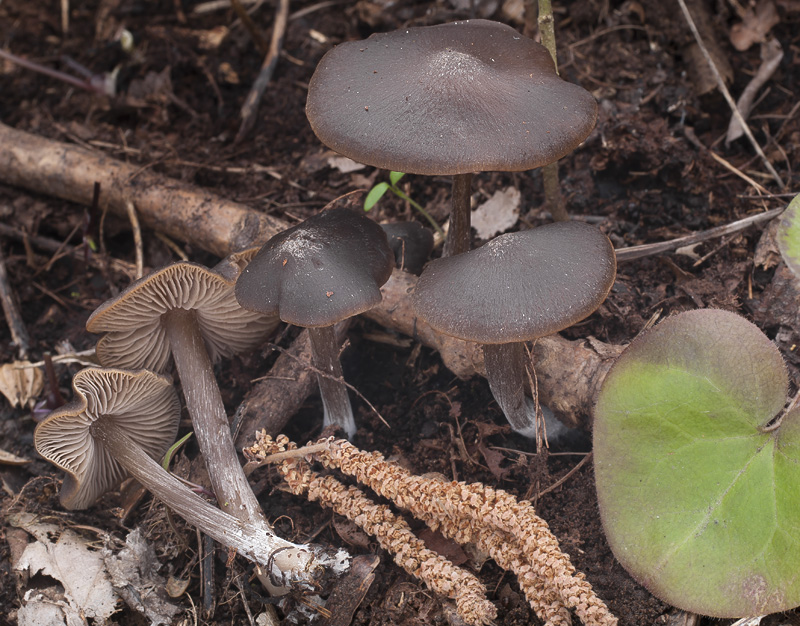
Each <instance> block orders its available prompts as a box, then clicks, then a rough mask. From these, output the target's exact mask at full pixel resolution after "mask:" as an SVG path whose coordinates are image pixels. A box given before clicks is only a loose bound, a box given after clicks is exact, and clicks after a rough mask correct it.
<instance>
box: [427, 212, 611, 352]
mask: <svg viewBox="0 0 800 626" xmlns="http://www.w3.org/2000/svg"><path fill="white" fill-rule="evenodd" d="M615 276H616V257H615V255H614V248H613V246H612V245H611V242H610V241H609V240H608V237H606V236H605V235H604V234H603V233H602V232H600V231H599V230H597V229H596V228H594V227H593V226H589V225H588V224H584V223H583V222H557V223H555V224H547V225H545V226H541V227H539V228H535V229H532V230H525V231H520V232H516V233H508V234H505V235H500V236H499V237H496V238H495V239H492V240H491V241H490V242H489V243H487V244H485V245H484V246H482V247H480V248H477V249H475V250H471V251H470V252H465V253H464V254H459V255H457V256H452V257H447V258H443V259H436V260H434V261H431V262H430V263H428V265H427V266H426V267H425V270H424V271H423V272H422V276H420V278H419V281H418V282H417V286H416V288H415V290H414V295H413V299H412V303H413V306H414V310H415V312H416V314H417V315H418V316H419V317H420V318H421V319H423V320H424V321H426V322H427V323H428V324H430V326H431V327H433V328H434V329H435V330H437V331H439V332H442V333H445V334H447V335H451V336H453V337H458V338H459V339H464V340H466V341H476V342H478V343H482V344H486V343H511V342H518V341H529V340H532V339H536V338H538V337H545V336H547V335H551V334H553V333H556V332H558V331H559V330H562V329H564V328H567V327H568V326H571V325H572V324H574V323H576V322H578V321H580V320H582V319H583V318H584V317H587V316H588V315H590V314H591V313H592V312H593V311H594V310H595V309H596V308H597V307H598V306H600V304H601V303H602V302H603V300H605V297H606V296H607V295H608V292H609V290H610V289H611V286H612V285H613V284H614V277H615Z"/></svg>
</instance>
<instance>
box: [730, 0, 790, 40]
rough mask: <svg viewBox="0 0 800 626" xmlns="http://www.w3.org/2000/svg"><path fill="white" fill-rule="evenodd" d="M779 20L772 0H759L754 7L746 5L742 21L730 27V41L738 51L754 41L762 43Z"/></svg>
mask: <svg viewBox="0 0 800 626" xmlns="http://www.w3.org/2000/svg"><path fill="white" fill-rule="evenodd" d="M780 21H781V18H780V16H779V15H778V9H777V8H776V7H775V4H774V3H773V2H772V0H761V2H759V3H758V4H757V5H756V7H755V9H753V8H750V7H748V8H747V9H746V10H745V12H744V14H743V15H742V21H741V22H740V23H738V24H734V25H733V26H732V27H731V32H730V40H731V43H732V44H733V47H734V48H736V49H737V50H740V51H744V50H747V49H748V48H750V46H752V45H753V44H754V43H763V42H764V41H766V40H767V35H768V34H769V31H770V30H772V27H773V26H775V25H776V24H777V23H778V22H780Z"/></svg>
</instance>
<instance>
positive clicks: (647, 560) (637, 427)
mask: <svg viewBox="0 0 800 626" xmlns="http://www.w3.org/2000/svg"><path fill="white" fill-rule="evenodd" d="M786 392H787V375H786V369H785V367H784V364H783V360H782V358H781V355H780V353H779V352H778V350H777V348H776V347H775V346H774V345H773V344H772V342H770V341H769V339H768V338H767V337H766V336H765V335H763V334H762V333H761V331H760V330H759V329H758V328H757V327H756V326H754V325H753V324H751V323H750V322H748V321H746V320H745V319H744V318H742V317H740V316H738V315H736V314H734V313H729V312H726V311H720V310H710V309H709V310H701V311H690V312H687V313H682V314H680V315H676V316H674V317H670V318H668V319H666V320H665V321H663V322H662V323H661V324H659V325H658V326H656V327H655V328H653V329H652V330H650V331H648V332H646V333H644V334H642V335H641V336H640V337H638V338H637V339H636V340H634V341H633V343H631V345H630V346H629V347H628V348H627V349H626V350H625V352H624V353H623V354H622V355H621V356H620V357H619V359H618V361H617V362H616V363H615V364H614V366H613V367H612V369H611V371H610V372H609V374H608V376H607V377H606V379H605V381H604V382H603V386H602V388H601V390H600V393H599V396H598V401H597V405H596V407H595V418H594V455H595V457H594V458H595V474H596V480H597V494H598V502H599V504H600V514H601V518H602V520H603V526H604V528H605V531H606V535H607V536H608V540H609V543H610V545H611V548H612V550H613V552H614V555H615V556H616V557H617V559H618V560H619V561H620V563H622V565H623V566H624V567H625V568H626V569H627V570H628V572H630V574H631V575H632V576H633V577H634V578H635V579H636V580H638V581H639V582H640V583H641V584H643V585H644V586H645V587H647V588H648V589H649V590H650V591H651V592H652V593H653V594H654V595H656V596H658V597H659V598H661V599H663V600H665V601H666V602H669V603H670V604H672V605H674V606H676V607H679V608H682V609H685V610H688V611H692V612H694V613H700V614H704V615H711V616H715V617H743V616H755V615H760V614H764V613H771V612H775V611H783V610H787V609H789V608H792V607H794V606H797V605H798V604H800V410H795V411H792V412H791V413H789V414H787V415H785V416H783V419H782V421H781V424H780V427H779V428H777V429H774V430H771V432H770V431H765V430H764V427H765V426H766V425H767V424H768V423H769V422H770V421H771V420H772V419H773V418H775V416H776V415H777V414H778V413H779V412H780V411H781V410H782V408H783V406H784V403H785V400H786Z"/></svg>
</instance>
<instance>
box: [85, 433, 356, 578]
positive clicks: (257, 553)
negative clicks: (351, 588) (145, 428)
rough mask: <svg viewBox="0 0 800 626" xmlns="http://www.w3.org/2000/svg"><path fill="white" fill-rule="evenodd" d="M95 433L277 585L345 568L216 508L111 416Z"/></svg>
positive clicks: (150, 485)
mask: <svg viewBox="0 0 800 626" xmlns="http://www.w3.org/2000/svg"><path fill="white" fill-rule="evenodd" d="M91 431H92V435H93V436H94V438H95V439H96V440H97V441H99V442H100V444H101V445H102V446H103V447H104V448H105V449H106V450H108V451H109V453H111V455H112V456H113V457H114V458H115V459H116V460H117V461H118V462H119V463H120V465H122V466H123V467H124V468H125V469H126V470H127V471H128V473H130V475H131V476H133V477H134V478H135V479H136V480H138V481H139V482H140V483H141V484H142V485H144V486H145V487H146V488H147V489H148V490H149V491H150V492H151V493H152V494H153V495H154V496H156V497H157V498H158V499H159V500H161V501H163V502H164V503H165V504H166V505H167V506H169V508H171V509H172V510H173V511H175V512H176V513H177V514H178V515H180V516H181V517H182V518H183V519H185V520H186V521H187V522H189V523H190V524H192V525H193V526H195V527H197V528H198V529H200V530H201V531H202V532H204V533H206V534H207V535H208V536H209V537H212V538H213V539H215V540H216V541H218V542H219V543H221V544H222V545H224V546H226V547H228V548H233V549H234V550H236V551H237V552H238V553H239V554H241V555H242V556H245V557H246V558H248V559H250V560H251V561H254V562H255V563H258V564H259V565H260V566H262V568H263V570H264V571H265V572H267V573H268V575H269V577H270V578H271V580H272V581H273V584H274V586H276V587H283V586H288V585H291V584H296V583H300V584H303V583H307V582H308V581H309V580H311V579H312V578H313V574H314V573H315V572H314V568H315V567H317V566H320V565H327V566H329V567H330V566H334V565H337V566H339V567H343V568H344V567H346V562H347V557H346V555H343V554H338V555H335V556H329V555H328V554H326V553H325V552H324V551H323V550H322V548H320V547H318V546H303V547H299V546H296V545H295V544H293V543H290V542H288V541H286V540H284V539H281V538H280V537H278V536H276V535H275V534H274V533H272V532H271V531H270V532H265V530H264V527H263V526H262V525H260V524H250V523H248V522H247V521H245V520H241V519H237V518H236V517H234V516H232V515H229V514H228V513H225V512H223V511H221V510H219V509H218V508H216V507H214V506H212V505H211V504H209V503H208V502H206V501H205V500H203V499H202V498H201V497H200V496H198V495H197V494H195V493H193V492H192V491H191V490H190V489H189V488H188V487H187V486H186V485H184V484H183V483H182V482H181V481H179V480H178V479H177V478H175V477H174V476H173V475H172V474H170V473H169V472H167V471H165V470H164V468H163V467H161V466H160V465H159V464H158V463H157V462H156V461H154V460H153V459H151V458H150V457H149V456H148V455H147V453H145V452H144V451H143V450H142V449H141V448H140V447H139V446H138V445H137V444H136V443H135V442H134V441H133V440H132V439H131V438H130V437H128V436H127V434H126V433H125V430H124V428H122V427H121V426H119V425H118V424H116V423H115V422H114V420H113V419H107V418H105V417H101V418H100V419H98V420H97V421H96V422H94V424H92V427H91Z"/></svg>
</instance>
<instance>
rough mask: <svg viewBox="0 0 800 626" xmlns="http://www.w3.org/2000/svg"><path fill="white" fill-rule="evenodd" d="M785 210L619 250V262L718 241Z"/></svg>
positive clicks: (766, 220) (781, 209)
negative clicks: (712, 240)
mask: <svg viewBox="0 0 800 626" xmlns="http://www.w3.org/2000/svg"><path fill="white" fill-rule="evenodd" d="M784 208H785V207H779V208H777V209H772V210H770V211H765V212H764V213H758V214H757V215H750V216H749V217H744V218H742V219H740V220H736V221H735V222H731V223H730V224H723V225H722V226H715V227H714V228H709V229H708V230H702V231H700V232H698V233H692V234H691V235H686V236H685V237H677V238H675V239H670V240H669V241H656V242H654V243H644V244H642V245H640V246H631V247H630V248H619V249H618V250H617V251H616V252H617V261H618V262H624V261H632V260H633V259H640V258H642V257H646V256H653V255H655V254H661V253H662V252H672V251H673V250H677V249H678V248H683V247H685V246H690V245H692V244H696V243H700V242H703V241H708V240H709V239H717V238H719V237H725V236H726V235H732V234H733V233H738V232H740V231H742V230H744V229H745V228H749V227H750V226H753V225H755V224H761V223H762V222H768V221H769V220H771V219H773V218H775V217H778V215H780V214H781V213H783V211H784Z"/></svg>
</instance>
